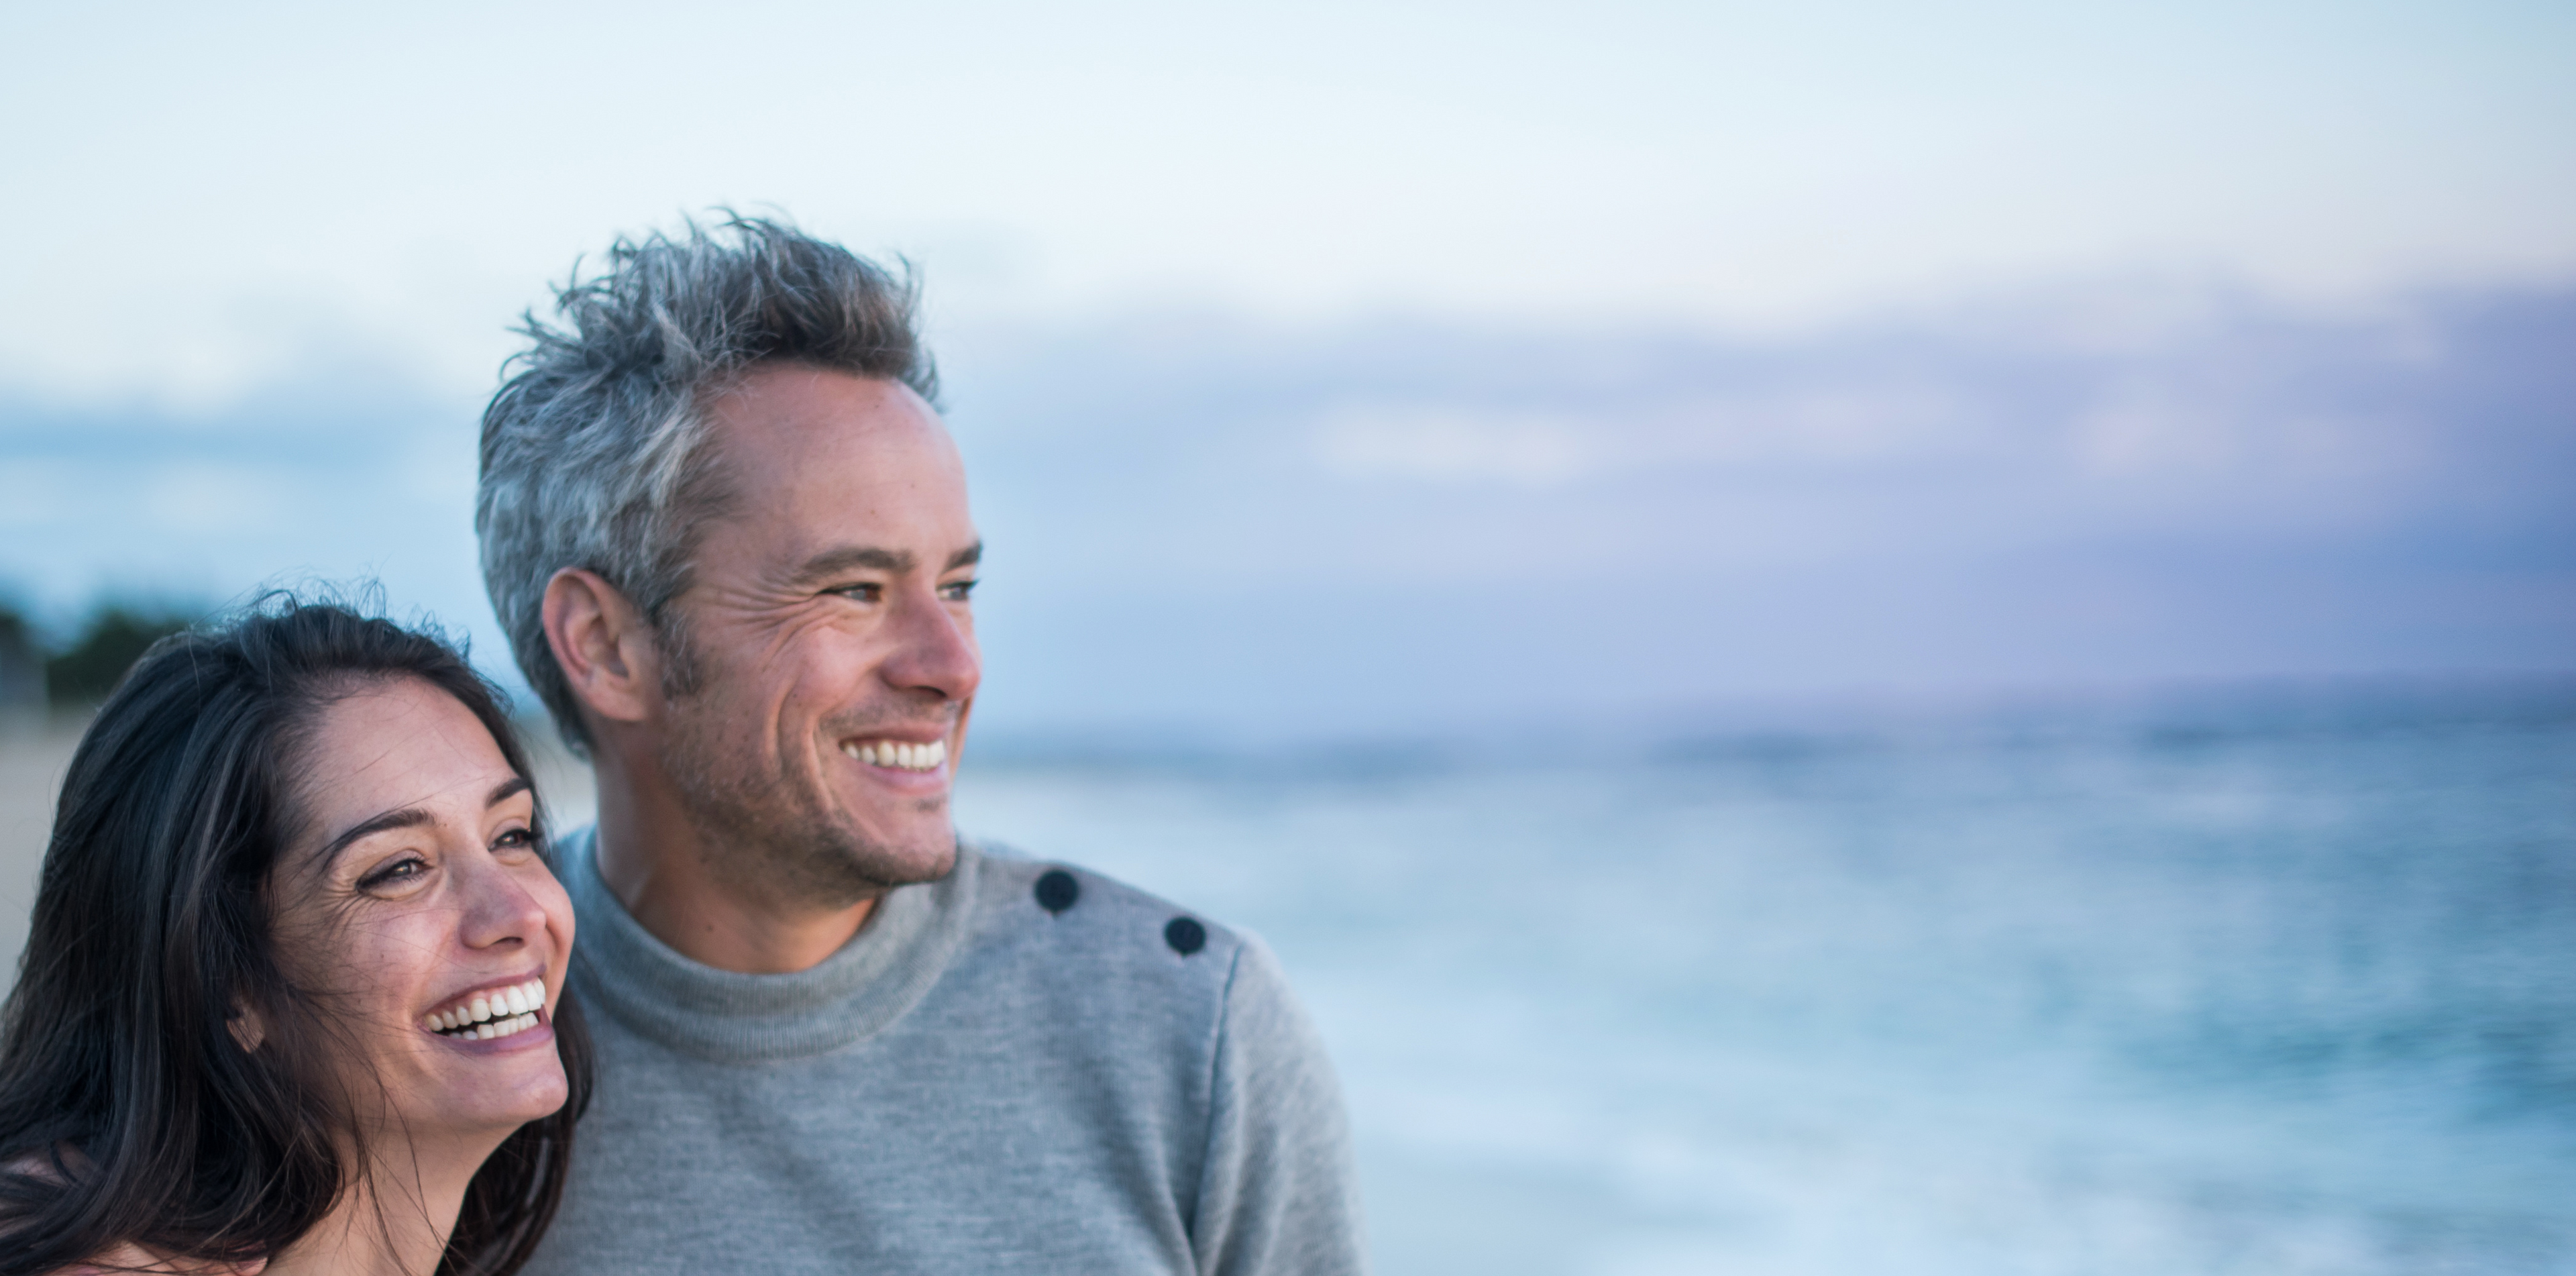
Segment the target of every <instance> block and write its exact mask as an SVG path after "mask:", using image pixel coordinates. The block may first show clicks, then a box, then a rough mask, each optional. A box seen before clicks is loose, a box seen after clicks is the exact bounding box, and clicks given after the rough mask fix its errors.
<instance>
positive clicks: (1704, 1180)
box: [959, 678, 2576, 1276]
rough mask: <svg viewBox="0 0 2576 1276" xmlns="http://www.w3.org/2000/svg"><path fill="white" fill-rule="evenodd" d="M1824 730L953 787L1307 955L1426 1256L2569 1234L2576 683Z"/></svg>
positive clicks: (2229, 1268)
mask: <svg viewBox="0 0 2576 1276" xmlns="http://www.w3.org/2000/svg"><path fill="white" fill-rule="evenodd" d="M1822 716H1823V717H1825V718H1826V719H1827V720H1828V721H1829V723H1830V725H1827V726H1825V727H1822V728H1821V729H1809V730H1792V729H1781V728H1777V727H1766V728H1760V729H1743V728H1728V729H1721V730H1714V731H1711V732H1708V733H1705V734H1702V735H1699V736H1697V737H1686V738H1677V739H1671V740H1665V741H1662V742H1658V743H1651V744H1649V743H1638V744H1634V745H1632V746H1631V747H1629V748H1627V749H1624V750H1622V749H1616V748H1597V747H1596V748H1592V749H1586V750H1582V751H1574V752H1568V751H1562V750H1550V749H1547V748H1545V747H1544V742H1525V743H1535V744H1537V746H1538V747H1533V748H1526V749H1516V750H1510V751H1508V753H1506V752H1505V751H1497V752H1495V753H1489V754H1487V755H1484V756H1481V757H1479V756H1473V755H1462V754H1450V755H1445V756H1444V755H1439V754H1433V753H1416V754H1413V755H1409V756H1398V755H1390V754H1387V753H1384V752H1375V753H1358V754H1353V753H1349V752H1346V751H1333V750H1321V751H1308V752H1301V753H1291V754H1282V755H1271V756H1267V757H1259V756H1250V755H1240V756H1236V757H1233V758H1230V759H1229V758H1204V757H1203V758H1200V759H1197V760H1195V761H1182V760H1175V759H1163V760H1159V761H1140V762H1134V763H1126V764H1120V763H1115V762H1107V761H1092V762H1088V763H1085V762H1078V761H1072V760H1060V761H1054V762H1038V761H1030V762H1025V763H1020V764H1009V763H1004V764H999V765H996V764H992V763H989V762H988V763H986V764H985V765H982V766H980V767H976V768H970V769H969V771H968V772H967V773H966V774H965V776H964V777H963V780H962V783H961V788H960V797H959V805H960V812H961V815H960V818H961V823H962V824H963V826H964V827H966V828H967V829H969V830H972V831H977V832H981V833H984V834H987V835H991V836H994V837H998V838H1002V839H1004V840H1015V841H1017V842H1018V843H1019V844H1021V845H1023V846H1025V847H1027V848H1029V850H1031V851H1032V852H1034V853H1037V854H1041V855H1044V856H1048V857H1062V858H1066V859H1071V860H1077V861H1080V862H1084V863H1087V864H1090V865H1093V866H1095V867H1098V868H1102V869H1104V870H1107V871H1110V872H1113V873H1117V874H1121V875H1123V876H1126V877H1128V878H1129V879H1131V880H1134V881H1138V882H1142V883H1144V884H1147V885H1149V886H1151V887H1153V888H1155V889H1157V890H1161V891H1164V892H1167V893H1170V894H1172V895H1174V896H1176V897H1178V898H1180V899H1183V900H1187V901H1189V902H1190V903H1191V904H1193V905H1194V906H1197V907H1202V908H1205V909H1207V910H1209V911H1210V912H1211V913H1212V914H1214V915H1216V916H1220V917H1224V918H1227V919H1228V920H1231V921H1235V922H1238V923H1241V924H1245V925H1249V926H1251V927H1253V928H1255V929H1257V930H1259V931H1260V932H1262V933H1263V934H1264V935H1265V936H1266V937H1267V938H1269V939H1270V940H1271V941H1272V943H1273V944H1274V945H1275V946H1276V947H1277V948H1278V949H1279V951H1280V953H1281V954H1282V956H1283V957H1284V959H1285V960H1286V961H1287V963H1288V965H1289V967H1290V969H1292V970H1294V971H1296V972H1297V975H1298V978H1299V980H1300V983H1301V986H1302V987H1303V988H1304V990H1305V991H1306V992H1307V994H1308V996H1309V998H1310V999H1311V1001H1312V1003H1313V1005H1314V1008H1315V1011H1316V1014H1317V1016H1318V1018H1319V1020H1320V1021H1321V1023H1322V1025H1323V1027H1324V1030H1325V1032H1326V1035H1327V1036H1328V1038H1330V1040H1331V1042H1332V1045H1333V1047H1334V1050H1335V1054H1336V1058H1337V1059H1338V1060H1339V1062H1340V1065H1341V1068H1342V1071H1343V1075H1344V1080H1345V1084H1346V1086H1347V1087H1348V1089H1349V1091H1350V1094H1351V1100H1352V1107H1353V1114H1354V1119H1355V1121H1356V1124H1357V1126H1358V1129H1359V1132H1360V1142H1361V1149H1362V1161H1363V1170H1364V1173H1365V1176H1366V1187H1367V1189H1368V1191H1369V1193H1370V1205H1371V1209H1372V1222H1373V1230H1374V1235H1375V1238H1376V1241H1377V1243H1378V1246H1379V1254H1380V1259H1381V1262H1382V1264H1383V1266H1384V1268H1385V1269H1386V1270H1388V1271H1425V1272H1428V1271H1477V1272H1490V1273H1533V1274H1536V1273H1559V1272H1584V1273H1635V1274H1638V1276H1646V1274H1649V1273H1676V1274H1678V1273H1701V1272H1718V1271H1724V1272H1756V1273H1769V1274H1773V1276H1807V1274H1811V1273H1812V1274H1815V1276H1824V1274H1827V1273H1859V1272H1868V1273H1884V1274H1887V1276H1990V1274H1992V1273H1999V1272H2085V1273H2099V1274H2105V1276H2124V1274H2128V1273H2136V1274H2138V1276H2171V1274H2173V1273H2183V1272H2188V1273H2197V1274H2201V1276H2222V1274H2234V1273H2244V1274H2245V1276H2257V1274H2259V1276H2302V1274H2308V1273H2316V1274H2320V1276H2322V1274H2324V1273H2338V1274H2344V1276H2361V1274H2369V1276H2377V1274H2380V1273H2386V1274H2387V1276H2400V1274H2407V1276H2413V1274H2420V1273H2432V1272H2462V1273H2469V1272H2474V1273H2487V1274H2500V1273H2516V1274H2519V1273H2529V1274H2531V1276H2540V1274H2541V1273H2555V1272H2565V1271H2568V1270H2570V1269H2571V1268H2572V1267H2576V980H2571V979H2570V978H2569V976H2570V974H2571V972H2576V853H2571V852H2576V801H2571V798H2576V681H2570V680H2567V679H2563V678H2562V679H2556V680H2539V681H2507V682H2486V683H2440V684H2426V683H2358V684H2340V685H2312V686H2307V687H2303V688H2297V689H2287V688H2282V687H2277V686H2275V687H2235V688H2203V689H2200V690H2199V691H2196V692H2194V693H2191V694H2187V695H2163V696H2151V697H2137V698H2108V699H2074V700H2057V701H2049V702H2024V703H2018V704H1989V705H1984V706H1954V707H1952V708H1951V709H1948V710H1945V711H1942V712H1938V713H1928V714H1927V713H1914V714H1906V715H1877V716H1873V715H1866V714H1862V715H1854V714H1851V713H1848V712H1838V713H1833V714H1826V715H1822ZM1512 755H1517V756H1512Z"/></svg>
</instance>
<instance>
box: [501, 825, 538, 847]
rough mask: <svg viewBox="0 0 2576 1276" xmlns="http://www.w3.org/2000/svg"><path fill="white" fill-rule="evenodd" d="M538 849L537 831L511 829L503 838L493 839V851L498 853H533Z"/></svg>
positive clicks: (502, 835) (504, 833)
mask: <svg viewBox="0 0 2576 1276" xmlns="http://www.w3.org/2000/svg"><path fill="white" fill-rule="evenodd" d="M536 847H537V831H536V830H535V829H509V830H507V831H505V832H503V833H502V834H501V836H499V837H496V838H493V839H492V849H493V850H496V851H510V850H519V851H532V850H535V849H536Z"/></svg>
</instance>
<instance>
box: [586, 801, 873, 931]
mask: <svg viewBox="0 0 2576 1276" xmlns="http://www.w3.org/2000/svg"><path fill="white" fill-rule="evenodd" d="M593 772H594V774H596V775H597V776H598V779H599V839H598V843H597V847H596V855H597V859H598V863H599V878H600V881H601V882H602V883H604V884H606V886H607V887H608V893H609V894H610V895H613V896H615V897H616V898H617V902H618V903H620V904H623V905H625V906H626V912H627V914H628V915H629V916H631V917H633V918H634V919H635V920H636V922H637V923H638V924H640V925H642V926H643V927H644V929H645V931H646V932H647V933H649V934H650V935H652V936H653V937H654V938H655V939H658V940H661V941H662V942H663V943H665V944H668V945H670V946H671V948H672V950H673V951H675V952H677V953H679V954H680V955H681V956H683V957H686V958H688V959H689V960H691V961H694V962H697V963H698V964H700V965H702V966H713V967H715V968H716V969H718V970H731V971H737V972H740V973H742V974H747V975H784V974H792V973H794V972H796V971H800V970H810V969H812V968H813V967H815V966H818V965H821V964H822V963H823V961H824V959H825V958H828V957H830V956H831V955H832V954H834V953H836V952H839V951H840V950H841V947H842V945H844V944H847V943H849V942H850V937H851V936H853V935H856V934H858V933H859V927H861V926H864V925H866V924H867V920H868V914H869V913H870V912H872V911H874V909H875V907H876V901H875V900H873V899H863V900H860V901H859V902H858V903H857V904H854V905H850V906H847V907H841V908H826V909H814V908H800V907H795V906H793V904H792V903H791V902H789V901H781V900H760V899H747V898H744V897H743V895H742V894H741V892H739V891H737V890H735V889H733V887H732V884H731V883H729V882H726V881H724V880H722V879H720V878H718V877H717V876H716V875H715V874H714V873H712V872H711V871H709V868H708V864H709V857H708V856H707V854H706V853H705V852H706V849H707V848H706V847H705V846H703V845H702V844H701V842H700V835H699V833H698V829H697V826H696V825H695V824H694V823H692V822H691V821H690V820H689V818H688V816H687V813H686V812H684V811H682V810H681V809H680V806H679V803H678V801H677V800H676V799H675V798H674V797H673V796H672V795H671V794H670V793H669V792H667V791H664V790H660V789H657V788H653V787H650V786H643V785H638V784H636V783H634V782H633V778H632V775H631V773H630V771H629V769H628V768H625V767H621V766H619V765H617V764H616V763H615V762H614V761H612V760H609V759H605V758H603V759H601V761H600V764H599V765H597V766H595V767H594V768H593Z"/></svg>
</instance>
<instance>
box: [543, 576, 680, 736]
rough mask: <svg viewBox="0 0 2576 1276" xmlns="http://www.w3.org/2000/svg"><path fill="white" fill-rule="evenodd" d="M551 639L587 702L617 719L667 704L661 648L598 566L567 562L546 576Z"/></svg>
mask: <svg viewBox="0 0 2576 1276" xmlns="http://www.w3.org/2000/svg"><path fill="white" fill-rule="evenodd" d="M540 614H541V615H542V617H543V618H544V622H545V627H546V645H547V646H548V647H551V648H553V649H554V653H555V665H556V667H558V668H560V669H562V670H563V675H564V681H565V682H567V683H570V684H571V685H572V694H573V697H574V698H575V699H577V700H579V701H581V703H582V707H584V708H586V709H588V710H589V711H590V712H592V713H595V714H598V715H599V716H600V717H602V718H606V719H608V720H609V721H611V722H642V721H644V720H646V719H648V718H650V717H652V716H654V713H655V711H656V710H657V709H658V708H659V706H660V704H661V695H662V669H661V663H660V660H661V653H660V652H659V651H657V650H656V649H655V648H654V646H653V633H652V629H651V628H650V627H649V626H647V625H646V624H645V623H644V616H643V613H642V612H639V611H637V610H636V608H635V604H633V603H631V602H628V601H627V599H626V595H625V594H623V593H621V592H619V590H618V588H617V587H616V586H615V585H611V584H609V583H608V582H607V581H606V580H605V579H603V578H601V577H600V575H599V574H598V573H597V572H589V571H584V570H582V569H581V568H578V567H567V568H565V569H563V570H562V571H559V572H556V573H555V575H554V579H552V580H549V581H547V582H546V599H545V605H544V607H543V610H542V611H541V613H540Z"/></svg>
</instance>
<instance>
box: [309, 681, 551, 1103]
mask: <svg viewBox="0 0 2576 1276" xmlns="http://www.w3.org/2000/svg"><path fill="white" fill-rule="evenodd" d="M290 782H291V783H295V784H297V785H299V786H300V793H299V794H298V798H299V802H300V805H301V807H302V811H303V814H304V826H303V828H302V829H301V830H300V831H298V832H297V833H296V834H295V835H294V836H293V839H292V840H291V841H290V842H289V843H288V844H287V846H286V847H285V848H284V852H283V854H282V855H281V856H280V858H279V859H278V862H277V865H276V867H275V868H274V870H273V871H272V873H271V875H270V881H269V892H270V907H271V909H272V911H273V914H274V916H275V918H276V935H277V944H278V960H279V965H280V966H281V967H282V968H283V969H284V971H285V973H286V975H287V977H288V978H289V979H291V980H293V981H294V982H295V984H296V986H297V987H299V988H303V989H307V990H309V991H312V992H315V993H318V994H321V995H322V996H323V997H324V998H325V1000H324V1003H323V1004H324V1005H325V1006H326V1007H328V1008H331V1009H334V1010H336V1011H338V1012H339V1013H340V1014H342V1015H344V1016H346V1018H347V1020H348V1021H349V1023H348V1026H350V1027H353V1028H354V1029H356V1032H355V1034H354V1040H355V1043H356V1044H358V1046H359V1047H360V1049H361V1050H362V1052H363V1054H364V1056H365V1057H364V1058H362V1059H358V1060H352V1061H350V1062H351V1064H352V1065H353V1066H352V1068H351V1069H350V1072H349V1075H350V1078H351V1080H352V1081H354V1082H355V1083H356V1084H357V1085H358V1087H359V1088H358V1089H357V1090H356V1091H355V1093H354V1095H353V1097H354V1098H355V1099H356V1101H357V1102H358V1103H359V1104H360V1114H361V1118H362V1119H370V1118H371V1117H372V1119H374V1120H383V1121H386V1122H387V1123H388V1124H389V1125H392V1126H395V1127H397V1128H400V1129H402V1130H404V1131H406V1132H407V1133H409V1134H410V1135H412V1136H414V1137H418V1136H421V1135H425V1134H430V1133H432V1132H433V1131H435V1132H443V1133H452V1134H476V1133H481V1134H503V1135H506V1134H507V1132H508V1131H510V1130H512V1129H516V1128H517V1127H518V1126H520V1125H522V1124H524V1123H526V1122H528V1121H531V1120H534V1119H536V1118H538V1117H542V1116H545V1115H546V1114H548V1113H551V1112H553V1111H555V1110H556V1109H557V1108H560V1107H562V1106H563V1103H564V1096H565V1092H566V1087H565V1083H564V1071H563V1062H562V1060H561V1058H560V1057H558V1056H557V1054H556V1053H555V1034H554V1027H553V1017H554V1007H555V1004H556V1000H557V998H558V996H559V995H560V994H561V991H562V989H563V980H564V966H565V963H566V961H567V960H568V959H569V958H570V956H571V953H572V927H573V919H572V902H571V901H570V900H569V899H567V898H565V896H564V891H563V887H562V886H561V885H560V884H558V883H557V882H556V881H555V879H554V874H552V873H550V872H548V871H547V870H546V866H545V863H544V861H543V860H542V859H540V858H539V856H538V853H537V841H536V823H535V811H534V800H533V795H532V794H531V793H530V791H529V788H528V781H527V778H526V777H524V776H521V775H520V774H518V773H517V772H516V771H513V770H512V769H511V768H510V764H509V763H508V762H506V761H504V760H503V759H502V757H501V750H500V748H499V746H497V745H495V744H494V743H493V741H492V735H491V733H490V732H488V731H486V730H484V729H483V724H482V723H481V722H480V721H479V720H477V719H476V718H475V716H474V714H473V713H472V712H471V711H469V710H468V709H466V707H465V706H464V705H462V704H460V703H458V702H457V700H456V698H455V697H453V696H450V695H448V694H447V693H446V692H444V691H441V690H439V689H438V688H436V687H433V686H431V685H430V684H428V683H426V682H423V681H421V680H419V679H417V678H392V679H386V680H384V681H381V682H378V683H375V684H373V685H371V686H369V687H367V688H366V689H365V690H363V691H361V692H359V693H358V694H355V695H351V696H347V697H344V698H342V699H340V700H338V701H336V702H334V703H332V704H330V705H329V706H328V707H326V708H325V709H324V710H323V714H322V720H321V723H320V726H319V729H318V730H317V731H316V733H315V734H314V736H313V738H312V741H311V743H310V744H309V745H308V746H307V748H306V750H305V752H304V754H303V757H302V760H301V765H300V767H299V768H298V774H297V775H296V776H295V777H293V779H292V780H291V781H290ZM525 994H533V996H527V997H526V998H525V999H514V998H515V997H518V996H522V995H525ZM450 1025H455V1026H453V1027H451V1026H450ZM369 1077H373V1078H377V1079H380V1080H381V1082H382V1084H383V1095H384V1101H385V1104H386V1108H385V1110H384V1111H382V1112H381V1113H371V1112H370V1109H371V1107H372V1104H373V1100H374V1096H375V1091H374V1089H373V1088H372V1086H371V1085H370V1084H369V1082H368V1078H369Z"/></svg>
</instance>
